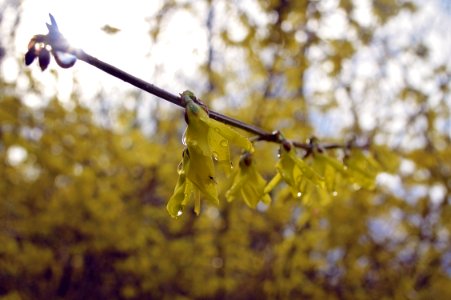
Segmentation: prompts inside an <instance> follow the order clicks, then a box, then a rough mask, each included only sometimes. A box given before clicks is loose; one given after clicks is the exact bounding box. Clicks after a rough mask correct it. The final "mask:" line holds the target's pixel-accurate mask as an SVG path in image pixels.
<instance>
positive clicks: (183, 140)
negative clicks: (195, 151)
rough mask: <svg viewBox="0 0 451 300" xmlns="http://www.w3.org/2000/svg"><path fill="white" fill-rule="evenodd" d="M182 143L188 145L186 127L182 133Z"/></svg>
mask: <svg viewBox="0 0 451 300" xmlns="http://www.w3.org/2000/svg"><path fill="white" fill-rule="evenodd" d="M182 144H183V145H185V146H186V129H185V131H184V132H183V135H182Z"/></svg>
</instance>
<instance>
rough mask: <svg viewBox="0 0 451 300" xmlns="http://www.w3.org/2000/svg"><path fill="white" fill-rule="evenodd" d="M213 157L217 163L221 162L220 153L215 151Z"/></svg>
mask: <svg viewBox="0 0 451 300" xmlns="http://www.w3.org/2000/svg"><path fill="white" fill-rule="evenodd" d="M211 156H212V157H213V159H214V160H215V161H218V160H219V155H218V152H216V151H213V152H212V153H211Z"/></svg>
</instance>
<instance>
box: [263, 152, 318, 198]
mask: <svg viewBox="0 0 451 300" xmlns="http://www.w3.org/2000/svg"><path fill="white" fill-rule="evenodd" d="M279 155H280V159H279V162H278V163H277V165H276V169H277V174H276V175H275V176H274V178H273V179H272V180H271V181H270V182H269V183H268V185H267V186H266V188H265V192H266V193H269V192H270V191H271V190H272V189H273V188H274V187H275V186H276V185H277V184H278V183H279V182H280V181H281V180H282V179H283V180H284V181H285V182H286V183H287V184H288V185H289V186H290V187H291V190H292V192H293V195H294V196H295V197H300V195H302V194H303V193H304V191H305V189H306V187H307V184H308V183H312V184H314V185H315V186H317V187H319V188H322V189H323V188H324V187H325V183H324V178H323V177H322V176H321V175H319V174H318V173H316V172H315V170H313V169H312V168H311V167H310V166H309V165H308V164H307V163H306V162H305V161H303V160H302V159H300V158H298V157H297V156H296V152H295V149H294V147H293V146H292V145H291V144H282V145H281V146H280V150H279Z"/></svg>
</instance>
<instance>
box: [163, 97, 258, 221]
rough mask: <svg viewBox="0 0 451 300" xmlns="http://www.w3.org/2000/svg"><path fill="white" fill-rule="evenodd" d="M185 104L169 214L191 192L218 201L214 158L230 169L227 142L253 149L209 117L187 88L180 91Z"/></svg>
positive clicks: (174, 213)
mask: <svg viewBox="0 0 451 300" xmlns="http://www.w3.org/2000/svg"><path fill="white" fill-rule="evenodd" d="M181 97H182V100H183V101H184V104H185V106H186V108H185V118H186V122H187V123H188V127H187V129H186V132H185V136H184V143H185V145H186V149H185V150H184V152H183V160H182V162H181V163H180V166H179V179H178V182H177V185H176V187H175V190H174V194H173V195H172V197H171V198H170V200H169V202H168V205H167V209H168V211H169V214H170V215H171V216H174V217H176V216H178V215H180V214H181V212H182V211H183V207H184V205H186V203H187V202H188V200H189V199H190V197H191V194H192V193H193V192H195V191H199V192H200V193H201V194H202V195H203V196H204V197H205V198H206V199H207V200H209V201H210V202H211V203H213V204H216V205H217V204H219V199H218V189H217V186H216V181H215V167H214V160H215V161H217V162H219V163H221V164H223V165H226V166H227V167H228V169H230V166H231V162H230V150H229V142H231V143H233V144H235V145H237V146H239V147H241V148H244V149H245V150H247V151H249V152H250V151H253V147H252V143H251V142H249V140H248V139H246V138H245V137H243V136H241V135H240V134H238V133H237V132H235V131H234V130H233V129H231V128H230V127H228V126H227V125H224V124H222V123H220V122H218V121H215V120H213V119H210V117H209V116H208V113H207V111H206V110H205V109H204V108H203V107H201V106H200V105H199V104H197V103H195V100H197V99H196V97H195V96H194V94H193V93H192V92H190V91H185V92H183V93H182V94H181ZM199 205H200V204H199V200H198V198H196V202H195V210H196V212H197V213H198V212H199V210H200V208H199Z"/></svg>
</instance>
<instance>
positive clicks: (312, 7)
mask: <svg viewBox="0 0 451 300" xmlns="http://www.w3.org/2000/svg"><path fill="white" fill-rule="evenodd" d="M203 2H205V4H207V5H210V8H211V7H214V4H215V1H207V0H205V1H203ZM355 2H356V1H351V0H346V1H345V0H342V1H339V2H337V7H335V8H333V9H335V10H340V12H342V13H343V15H344V16H345V19H346V20H347V22H348V26H349V27H348V30H349V32H353V33H355V34H353V35H352V36H353V37H352V38H335V39H334V38H325V37H324V36H322V33H321V28H322V27H321V24H322V22H324V21H325V20H326V19H327V17H328V14H327V13H326V12H327V9H326V8H324V7H323V6H322V5H321V1H307V0H302V1H284V0H272V1H256V3H257V4H258V5H257V6H256V7H257V8H258V9H259V10H260V11H259V13H261V14H263V15H265V16H266V17H267V18H268V20H270V21H268V22H266V23H264V24H261V23H258V22H256V21H255V20H254V15H253V14H252V13H249V12H248V11H246V10H245V9H244V8H243V7H242V6H239V5H235V4H232V2H224V1H223V2H222V5H223V9H224V10H225V12H227V13H229V15H230V16H235V18H236V20H237V22H239V23H240V24H241V26H242V28H243V30H244V32H246V35H245V37H244V38H243V39H241V40H235V39H233V37H232V35H231V34H230V32H229V31H228V28H227V27H223V28H219V30H218V29H216V31H214V32H213V34H214V36H215V37H216V38H217V39H218V41H219V42H218V43H219V44H220V45H222V46H221V47H222V48H221V47H218V48H216V50H215V51H218V52H219V51H223V53H227V52H229V51H231V52H233V53H234V54H235V55H238V56H239V57H240V58H242V59H243V66H244V68H245V70H246V71H243V70H242V69H239V68H238V67H239V66H237V64H236V63H235V64H233V63H230V61H228V58H227V57H226V55H224V58H223V60H222V61H220V62H217V61H216V62H213V61H210V60H209V61H207V62H205V65H204V66H202V70H203V71H204V73H203V74H204V75H203V76H204V77H205V79H206V80H207V81H208V89H205V92H204V95H203V97H202V99H205V100H206V101H208V100H210V101H212V102H213V104H214V101H216V100H214V99H224V97H225V96H230V95H233V94H234V93H235V92H236V91H242V92H243V95H244V96H242V97H244V98H245V99H244V100H245V101H242V102H240V103H239V104H238V105H237V104H236V103H235V104H234V105H232V104H230V105H225V107H226V108H225V112H226V113H227V114H230V115H233V116H235V117H237V118H238V119H242V120H245V121H248V122H250V123H254V124H258V125H260V126H262V127H265V128H270V129H281V130H282V131H283V133H284V134H285V136H286V137H287V138H289V139H292V140H305V138H307V137H310V136H312V135H313V134H316V133H317V129H316V128H315V124H314V122H312V121H311V119H310V118H309V114H310V113H311V111H312V110H314V109H316V110H319V111H324V112H328V111H331V110H333V109H334V108H336V107H337V106H338V105H339V103H338V102H339V101H338V100H337V96H336V94H335V93H334V92H333V91H326V92H324V91H317V92H316V93H315V95H313V96H311V95H310V96H309V95H308V94H307V92H306V91H305V89H304V88H305V87H304V85H305V84H306V79H305V78H306V76H307V73H308V71H309V70H311V69H312V68H315V67H317V66H318V65H321V64H325V65H328V66H329V67H328V68H326V71H327V72H326V73H327V78H328V80H330V81H331V82H332V85H331V86H332V89H336V90H340V91H341V92H342V93H344V94H346V95H347V96H348V98H349V99H351V100H350V101H349V102H350V104H349V106H350V112H349V114H350V115H351V116H352V118H353V120H352V122H351V123H352V124H350V125H349V126H344V128H342V129H339V130H337V133H336V135H335V136H334V138H335V139H336V140H337V141H343V140H344V139H345V138H346V137H348V136H349V135H350V134H355V135H357V136H358V137H361V136H364V137H365V138H368V139H370V140H371V141H373V146H372V148H371V153H372V156H368V155H367V153H365V152H361V151H351V152H349V153H343V151H340V150H336V151H335V150H333V151H327V156H322V155H317V156H316V157H309V158H308V159H306V160H305V163H306V164H308V165H309V166H310V167H311V168H313V169H314V170H315V172H318V173H320V174H322V175H323V176H324V178H328V179H327V182H325V183H324V184H325V185H326V188H327V190H328V191H330V192H332V197H330V198H328V201H323V200H324V198H323V195H322V194H315V193H314V192H309V193H308V194H307V195H308V197H301V198H297V197H296V193H294V192H293V190H292V188H290V187H289V186H287V185H286V184H280V185H279V186H277V187H276V188H275V189H274V190H273V191H272V193H271V198H272V202H271V203H270V205H265V204H258V205H257V208H256V209H252V208H249V207H247V205H246V203H245V201H239V199H237V198H239V194H238V193H236V194H234V198H235V201H233V202H230V203H227V202H226V201H220V205H219V206H214V205H208V204H205V205H203V206H202V213H201V214H200V216H196V215H195V214H194V212H192V210H191V209H188V210H186V212H185V213H184V214H183V217H181V218H178V219H173V218H171V217H170V216H169V215H168V213H167V211H166V209H165V207H166V203H167V201H168V199H169V197H170V196H171V194H172V192H173V188H174V186H175V183H176V177H177V165H178V163H179V161H180V159H181V157H180V153H181V150H182V148H183V146H182V145H181V143H180V140H181V135H182V132H183V126H184V121H183V117H182V116H181V114H180V112H179V111H174V112H167V111H165V112H164V113H160V112H161V111H160V110H158V109H157V110H156V111H155V112H153V113H152V118H153V121H154V122H155V130H154V133H153V134H152V136H150V137H149V136H145V135H143V133H142V131H141V130H140V128H139V127H138V126H130V125H129V124H134V123H133V121H134V120H135V118H136V115H135V114H134V113H133V112H130V111H127V109H126V108H124V111H123V114H121V115H120V116H119V118H118V120H119V121H120V123H119V124H120V125H119V126H103V125H101V124H100V123H99V122H98V120H97V119H96V117H95V116H94V115H93V113H92V111H91V110H90V109H88V108H86V107H84V106H83V105H81V104H80V103H79V102H78V100H77V95H76V94H75V96H74V99H73V100H72V102H71V103H70V104H71V105H69V106H71V107H72V108H67V107H66V106H65V105H63V104H62V103H61V102H60V101H58V99H52V100H51V101H49V102H48V104H47V105H45V106H44V107H42V108H33V109H32V108H30V107H29V106H27V105H26V104H25V103H26V101H25V100H24V96H22V95H20V94H19V93H16V92H15V90H14V86H8V85H6V84H4V83H3V82H1V92H0V93H1V94H0V165H1V166H0V299H429V298H432V299H450V298H451V280H450V276H451V275H450V274H451V273H450V272H451V248H450V244H451V243H450V237H449V234H450V232H449V231H450V227H451V224H450V222H451V221H450V220H451V209H450V201H451V181H450V178H451V147H450V133H449V132H448V131H446V130H442V129H441V128H442V127H440V126H439V124H441V122H442V121H443V120H445V122H450V118H451V116H450V104H449V83H448V81H446V80H445V81H443V80H442V79H443V78H449V76H450V71H449V67H447V66H446V65H444V66H439V67H435V69H434V70H433V72H432V74H431V75H429V77H428V78H426V79H425V80H428V82H429V83H431V84H432V85H433V86H435V87H436V89H429V90H428V91H429V92H425V91H424V90H422V88H421V87H418V86H415V85H413V84H409V83H408V81H405V82H404V85H402V86H400V87H399V90H398V91H397V93H396V95H395V97H394V98H393V100H392V101H393V102H394V103H404V104H406V105H408V106H409V107H410V108H412V107H413V108H414V109H411V110H409V112H411V111H413V113H412V114H411V115H409V118H408V120H407V123H406V124H405V128H403V130H404V134H405V136H406V137H405V139H407V140H411V141H420V142H415V143H413V144H414V146H409V147H407V146H404V145H403V144H402V143H401V144H400V145H397V144H396V143H393V142H392V141H393V140H392V137H393V135H394V133H393V128H392V127H390V122H392V121H393V120H390V119H380V120H378V121H377V122H376V123H375V125H374V126H373V127H371V128H368V127H365V126H363V125H362V124H363V122H362V119H361V118H362V116H361V114H360V112H361V111H363V109H362V110H361V111H360V110H359V109H361V107H362V105H363V104H364V103H363V102H359V101H357V100H356V99H352V97H353V96H352V95H353V94H355V93H356V91H355V90H354V89H355V87H354V85H353V84H354V83H355V80H357V79H356V78H353V77H352V76H351V77H350V76H349V74H348V73H347V71H346V69H345V68H344V66H346V64H347V63H349V61H350V60H351V58H352V57H354V55H356V53H357V52H358V51H359V50H360V49H363V48H365V47H367V45H371V43H373V42H374V41H375V40H376V39H377V37H376V36H375V35H374V32H375V31H376V29H377V28H379V27H383V26H384V25H385V24H386V23H387V22H389V21H390V20H391V19H393V18H395V17H396V16H397V15H398V14H399V13H401V12H408V13H413V12H415V6H414V5H413V4H412V3H411V2H410V1H395V0H374V1H372V4H373V5H372V6H371V9H372V11H371V12H372V15H374V16H375V21H374V23H373V24H372V25H362V24H360V23H359V21H358V20H357V19H356V18H355V14H354V10H355V9H356V8H355ZM193 5H194V4H193ZM176 9H188V10H193V11H194V10H195V9H194V8H193V7H191V4H189V3H188V4H187V3H185V2H183V3H179V2H178V1H166V2H165V5H164V7H163V8H162V10H161V14H160V15H159V16H158V18H157V21H158V22H162V20H164V18H165V15H166V14H167V13H168V12H170V11H171V10H176ZM315 24H316V25H315ZM159 25H160V24H159V23H157V25H155V30H153V31H152V32H151V33H152V37H153V38H157V37H158V35H159V34H164V33H163V32H161V31H160V28H162V27H161V26H159ZM207 27H208V26H207ZM207 30H212V29H211V28H210V29H209V28H207ZM33 34H34V33H33ZM25 46H26V45H24V47H25ZM210 46H211V45H210ZM318 49H319V50H321V51H322V55H321V57H320V58H317V57H316V58H315V56H312V55H311V53H312V52H314V51H318ZM321 51H320V52H321ZM403 51H404V52H405V53H408V55H410V56H412V55H415V53H416V52H415V50H414V49H413V50H412V49H409V48H406V49H403ZM268 53H269V55H268ZM422 53H423V52H422ZM383 55H385V56H383V57H384V58H385V59H386V61H389V60H390V51H387V52H384V53H383ZM268 56H269V57H270V59H268ZM168 59H170V58H168ZM211 59H213V58H211ZM234 59H236V58H234ZM415 59H416V60H423V61H424V62H425V63H427V62H428V61H427V55H426V56H415ZM400 63H401V62H400ZM407 63H408V62H407ZM376 76H382V75H380V74H375V78H376V79H378V80H371V81H370V82H369V83H368V86H366V89H365V90H366V91H367V92H368V93H367V94H365V95H367V96H368V98H365V100H366V101H367V102H369V101H372V100H373V99H372V98H371V95H373V94H374V91H378V92H379V93H380V94H378V96H377V101H382V100H380V99H382V98H383V97H384V95H386V94H384V90H383V89H382V88H381V86H380V85H379V83H380V82H383V79H384V78H382V77H376ZM406 77H408V76H407V75H406ZM30 80H32V79H30ZM385 80H386V78H385ZM30 85H31V86H32V88H33V89H34V88H35V87H34V84H33V82H32V81H31V84H30ZM229 89H230V90H229ZM431 91H432V92H431ZM427 93H429V94H427ZM431 93H432V94H431ZM237 97H239V95H237ZM387 97H389V96H387ZM431 97H433V98H434V99H438V100H434V101H433V102H430V101H428V99H430V98H431ZM312 98H313V99H320V100H321V101H320V102H318V101H316V100H315V101H312V100H311V99H312ZM446 99H448V102H447V101H446ZM376 107H378V106H376ZM255 108H258V109H255ZM374 113H375V114H376V112H374ZM406 114H407V111H406ZM418 124H420V125H421V126H420V125H418ZM111 127H114V128H111ZM448 128H449V127H448ZM255 147H256V151H255V153H254V154H253V162H255V165H253V166H252V167H253V168H254V167H255V168H256V169H255V172H256V171H257V170H258V172H259V174H262V176H263V178H264V179H265V180H268V181H269V180H270V179H271V178H272V177H273V176H274V175H275V174H276V167H275V166H276V162H277V155H276V153H277V147H274V146H273V145H269V144H264V143H258V144H256V146H255ZM232 150H233V149H232ZM235 150H236V149H235ZM237 154H238V153H237V151H235V153H233V151H232V156H233V158H234V159H235V165H238V156H239V155H237ZM297 157H298V158H299V157H300V155H298V156H297ZM343 160H344V161H345V163H346V164H347V166H348V168H349V170H350V171H351V182H353V183H349V180H342V178H341V177H340V176H343V174H344V173H343V170H342V164H341V161H343ZM376 165H377V166H378V167H380V166H382V168H383V169H384V170H385V172H386V173H383V174H382V175H381V176H380V178H379V181H378V184H374V181H373V180H372V179H374V176H375V173H376V171H379V170H376V169H377V168H376V167H375V166H376ZM299 166H302V163H299ZM310 167H309V168H310ZM253 172H254V171H253ZM389 173H391V174H392V175H389ZM255 174H256V173H255ZM255 176H256V175H255ZM312 178H315V177H314V176H312ZM330 178H334V179H333V180H332V179H330ZM348 179H349V178H348ZM370 179H371V180H370ZM259 180H260V179H259ZM313 181H314V180H313ZM232 184H233V183H232V182H230V181H228V180H227V179H225V178H222V179H218V190H219V194H220V196H219V197H220V198H221V200H224V199H225V194H226V191H227V189H228V188H229V187H230V186H232ZM299 184H301V183H299ZM362 186H363V187H366V189H362V188H361V187H362ZM244 200H246V199H244ZM248 202H249V201H248ZM248 204H249V203H248ZM251 206H253V204H252V205H251Z"/></svg>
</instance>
